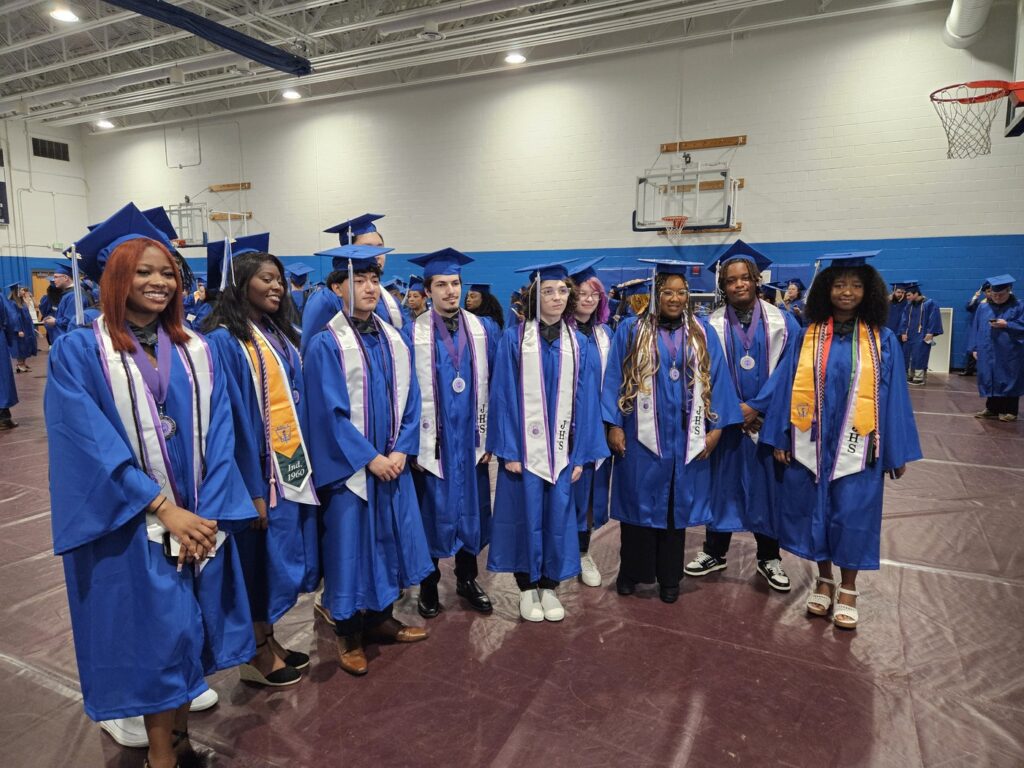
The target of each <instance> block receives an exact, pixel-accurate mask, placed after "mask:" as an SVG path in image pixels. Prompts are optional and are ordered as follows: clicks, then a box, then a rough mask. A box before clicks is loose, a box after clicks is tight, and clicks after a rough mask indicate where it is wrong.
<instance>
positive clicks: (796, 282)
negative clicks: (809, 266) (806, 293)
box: [779, 277, 807, 291]
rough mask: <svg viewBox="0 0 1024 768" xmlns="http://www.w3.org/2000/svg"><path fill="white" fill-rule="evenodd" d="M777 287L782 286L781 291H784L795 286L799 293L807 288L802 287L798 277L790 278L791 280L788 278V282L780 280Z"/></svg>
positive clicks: (802, 283) (801, 281)
mask: <svg viewBox="0 0 1024 768" xmlns="http://www.w3.org/2000/svg"><path fill="white" fill-rule="evenodd" d="M779 285H782V286H783V288H782V290H785V289H786V288H788V287H789V286H791V285H795V286H796V287H797V288H799V289H800V290H801V291H803V290H805V289H806V288H807V286H806V285H804V281H803V280H801V279H800V278H799V277H791V278H789V280H780V281H779Z"/></svg>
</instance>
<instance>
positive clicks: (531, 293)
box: [523, 277, 579, 320]
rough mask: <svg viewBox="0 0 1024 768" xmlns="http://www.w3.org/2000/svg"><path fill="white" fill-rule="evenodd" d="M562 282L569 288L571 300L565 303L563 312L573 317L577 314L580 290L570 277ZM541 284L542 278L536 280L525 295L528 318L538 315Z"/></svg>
mask: <svg viewBox="0 0 1024 768" xmlns="http://www.w3.org/2000/svg"><path fill="white" fill-rule="evenodd" d="M562 282H563V283H565V287H566V288H568V289H569V300H568V301H567V302H566V303H565V311H564V312H562V317H563V318H565V317H572V316H573V315H574V314H576V301H577V300H578V298H579V291H578V290H577V288H576V283H574V282H573V281H572V280H571V279H569V278H568V277H567V278H565V279H564V280H562ZM540 284H541V281H540V280H534V281H533V282H532V283H530V285H529V288H528V289H527V291H526V295H524V296H523V314H524V316H525V319H526V320H533V319H534V318H535V317H536V316H537V287H538V286H539V285H540Z"/></svg>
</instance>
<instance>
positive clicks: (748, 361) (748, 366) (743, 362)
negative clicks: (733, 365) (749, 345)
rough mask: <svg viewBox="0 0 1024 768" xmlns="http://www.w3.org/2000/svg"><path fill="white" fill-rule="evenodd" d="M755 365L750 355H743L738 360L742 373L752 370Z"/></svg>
mask: <svg viewBox="0 0 1024 768" xmlns="http://www.w3.org/2000/svg"><path fill="white" fill-rule="evenodd" d="M755 365H757V363H756V362H755V361H754V358H752V357H751V356H750V355H744V356H743V357H741V358H740V368H742V369H743V370H744V371H752V370H754V366H755Z"/></svg>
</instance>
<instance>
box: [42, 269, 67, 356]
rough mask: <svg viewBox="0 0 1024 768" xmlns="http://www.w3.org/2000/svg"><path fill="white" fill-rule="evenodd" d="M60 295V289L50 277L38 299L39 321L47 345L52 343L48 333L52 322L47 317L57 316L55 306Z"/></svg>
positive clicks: (58, 301) (58, 302)
mask: <svg viewBox="0 0 1024 768" xmlns="http://www.w3.org/2000/svg"><path fill="white" fill-rule="evenodd" d="M61 296H62V292H61V290H60V289H59V288H57V287H56V286H55V285H54V284H53V277H50V279H49V281H48V282H47V285H46V293H45V294H44V295H43V296H42V298H40V299H39V322H40V323H42V325H43V333H45V334H46V344H47V346H52V345H53V341H52V337H51V333H50V329H51V328H52V327H53V323H52V322H50V323H48V322H47V318H50V319H52V318H55V317H56V316H57V306H58V305H59V304H60V299H61Z"/></svg>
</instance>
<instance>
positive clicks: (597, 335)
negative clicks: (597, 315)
mask: <svg viewBox="0 0 1024 768" xmlns="http://www.w3.org/2000/svg"><path fill="white" fill-rule="evenodd" d="M594 341H595V342H597V353H598V355H599V356H600V358H601V387H600V388H601V389H602V390H603V389H604V372H605V369H606V368H607V367H608V352H609V351H610V350H611V347H612V340H611V337H610V336H609V335H608V331H606V330H605V327H604V326H603V325H601V324H600V323H595V324H594ZM604 462H605V460H604V459H598V460H597V462H596V463H595V464H594V468H595V469H600V468H601V465H602V464H604Z"/></svg>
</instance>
